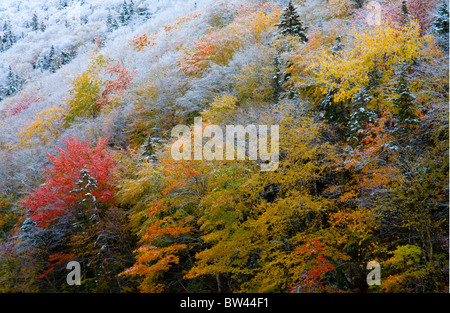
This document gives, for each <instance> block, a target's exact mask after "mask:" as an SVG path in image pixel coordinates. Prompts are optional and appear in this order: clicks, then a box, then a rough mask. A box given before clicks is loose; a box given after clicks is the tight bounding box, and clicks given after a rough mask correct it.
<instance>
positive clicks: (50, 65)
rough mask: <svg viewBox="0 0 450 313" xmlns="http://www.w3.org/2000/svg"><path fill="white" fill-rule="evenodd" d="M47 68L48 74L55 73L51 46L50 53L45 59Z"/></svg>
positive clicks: (53, 54)
mask: <svg viewBox="0 0 450 313" xmlns="http://www.w3.org/2000/svg"><path fill="white" fill-rule="evenodd" d="M47 62H48V64H47V68H48V70H49V71H50V72H52V73H55V72H56V64H55V47H54V46H53V45H52V47H51V48H50V53H49V54H48V59H47Z"/></svg>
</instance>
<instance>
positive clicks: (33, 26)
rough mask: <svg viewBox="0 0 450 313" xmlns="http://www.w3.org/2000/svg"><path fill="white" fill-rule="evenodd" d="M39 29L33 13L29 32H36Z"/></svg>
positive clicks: (36, 18) (35, 15)
mask: <svg viewBox="0 0 450 313" xmlns="http://www.w3.org/2000/svg"><path fill="white" fill-rule="evenodd" d="M38 29H39V20H38V17H37V14H36V13H33V17H32V18H31V30H32V31H34V32H35V31H37V30H38Z"/></svg>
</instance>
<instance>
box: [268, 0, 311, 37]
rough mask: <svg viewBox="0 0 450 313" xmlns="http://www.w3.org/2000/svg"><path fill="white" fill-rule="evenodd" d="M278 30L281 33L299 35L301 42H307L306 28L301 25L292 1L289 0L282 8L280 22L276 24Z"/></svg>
mask: <svg viewBox="0 0 450 313" xmlns="http://www.w3.org/2000/svg"><path fill="white" fill-rule="evenodd" d="M276 26H277V27H278V30H279V31H278V32H279V33H280V34H282V35H292V36H298V37H300V39H301V41H302V42H308V38H307V36H306V30H307V28H306V27H305V26H303V23H302V22H301V20H300V16H299V15H298V13H297V11H296V9H295V7H294V5H293V4H292V1H289V4H288V6H287V7H286V8H285V9H284V11H283V14H282V15H281V19H280V23H279V24H277V25H276Z"/></svg>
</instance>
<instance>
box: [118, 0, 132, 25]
mask: <svg viewBox="0 0 450 313" xmlns="http://www.w3.org/2000/svg"><path fill="white" fill-rule="evenodd" d="M119 19H120V23H122V25H127V24H128V22H129V20H130V11H129V10H128V4H127V0H124V1H123V3H122V12H120V17H119Z"/></svg>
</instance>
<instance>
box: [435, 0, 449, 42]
mask: <svg viewBox="0 0 450 313" xmlns="http://www.w3.org/2000/svg"><path fill="white" fill-rule="evenodd" d="M433 27H434V29H435V30H436V33H438V34H439V35H442V36H446V37H448V3H447V0H444V1H442V5H441V6H440V7H439V9H438V12H437V19H436V20H435V21H434V22H433ZM447 39H448V38H447Z"/></svg>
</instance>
